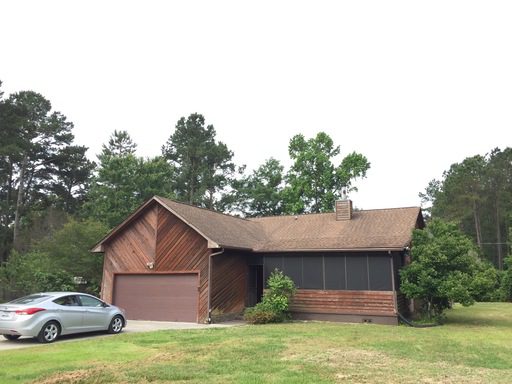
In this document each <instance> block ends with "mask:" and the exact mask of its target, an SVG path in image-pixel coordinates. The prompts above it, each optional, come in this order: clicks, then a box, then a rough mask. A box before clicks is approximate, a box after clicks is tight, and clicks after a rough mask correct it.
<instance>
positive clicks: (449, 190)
mask: <svg viewBox="0 0 512 384" xmlns="http://www.w3.org/2000/svg"><path fill="white" fill-rule="evenodd" d="M511 164H512V149H511V148H506V149H505V150H503V151H502V150H500V149H499V148H496V149H494V150H492V151H491V152H490V153H489V154H487V155H485V156H481V155H476V156H471V157H468V158H466V159H464V160H463V161H462V162H460V163H455V164H452V165H451V167H450V169H449V170H447V171H446V172H444V173H443V178H442V179H441V180H433V181H431V182H430V183H429V185H428V186H427V188H426V191H425V193H423V194H420V196H421V197H422V201H423V202H424V203H425V202H426V203H430V204H432V207H431V213H432V217H433V218H442V219H446V220H453V221H457V222H458V223H459V224H460V226H461V229H462V230H463V231H464V232H465V233H466V234H467V235H469V236H471V237H472V238H473V239H474V240H475V242H476V244H477V245H478V247H479V248H480V252H481V254H482V255H483V256H485V258H487V259H489V260H492V261H493V262H494V263H495V264H496V266H498V267H499V268H502V267H503V258H504V255H505V253H506V244H507V241H509V240H507V239H508V228H509V226H510V219H509V218H510V217H511V215H512V166H511Z"/></svg>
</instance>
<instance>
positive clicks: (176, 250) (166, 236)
mask: <svg viewBox="0 0 512 384" xmlns="http://www.w3.org/2000/svg"><path fill="white" fill-rule="evenodd" d="M207 245H208V244H207V241H206V240H205V239H204V238H203V237H202V236H201V235H199V234H198V233H197V232H196V231H195V230H193V229H192V228H190V227H189V226H188V225H187V224H185V223H184V222H183V221H181V220H180V219H178V218H177V217H176V216H174V215H173V214H171V213H170V212H169V211H168V210H167V209H165V208H163V207H160V206H159V207H158V226H157V235H156V260H155V271H162V272H163V271H191V270H196V271H199V287H198V289H199V303H198V319H197V321H198V322H204V321H205V320H206V319H207V316H208V257H209V254H210V252H211V250H210V249H208V247H207Z"/></svg>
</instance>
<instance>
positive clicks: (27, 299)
mask: <svg viewBox="0 0 512 384" xmlns="http://www.w3.org/2000/svg"><path fill="white" fill-rule="evenodd" d="M49 297H50V296H47V295H29V296H24V297H20V298H19V299H16V300H13V301H9V302H8V303H7V304H37V303H40V302H42V301H45V300H46V299H47V298H49Z"/></svg>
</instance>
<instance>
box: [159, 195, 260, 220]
mask: <svg viewBox="0 0 512 384" xmlns="http://www.w3.org/2000/svg"><path fill="white" fill-rule="evenodd" d="M155 197H157V198H159V199H161V200H164V201H165V200H168V201H172V202H173V203H176V204H181V205H186V206H187V207H191V208H197V209H202V210H203V211H208V212H212V213H216V214H218V215H222V216H226V217H230V218H232V219H239V220H243V221H247V222H251V220H249V219H246V218H244V217H239V216H234V215H230V214H229V213H224V212H220V211H216V210H213V209H209V208H204V207H198V206H196V205H192V204H190V203H185V202H183V201H177V200H173V199H169V198H167V197H162V196H158V195H156V196H155Z"/></svg>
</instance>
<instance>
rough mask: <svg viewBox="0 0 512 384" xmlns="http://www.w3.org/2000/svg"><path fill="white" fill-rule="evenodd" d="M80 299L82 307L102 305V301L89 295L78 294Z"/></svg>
mask: <svg viewBox="0 0 512 384" xmlns="http://www.w3.org/2000/svg"><path fill="white" fill-rule="evenodd" d="M80 301H81V302H82V306H84V307H103V302H102V301H100V300H98V299H96V298H94V297H91V296H84V295H80Z"/></svg>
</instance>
